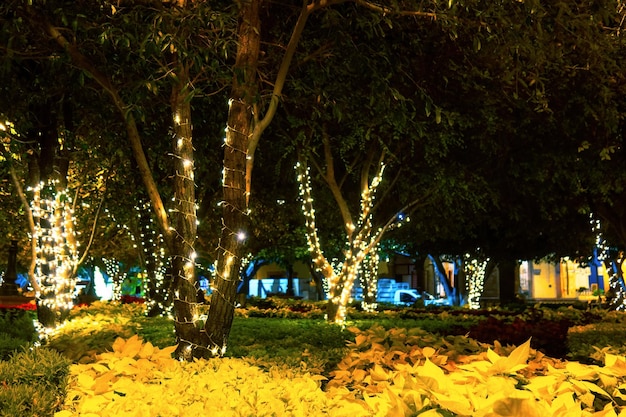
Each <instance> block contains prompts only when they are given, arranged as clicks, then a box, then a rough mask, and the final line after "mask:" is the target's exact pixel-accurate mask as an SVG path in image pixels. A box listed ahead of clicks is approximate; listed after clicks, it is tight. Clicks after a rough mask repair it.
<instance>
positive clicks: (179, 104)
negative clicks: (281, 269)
mask: <svg viewBox="0 0 626 417" xmlns="http://www.w3.org/2000/svg"><path fill="white" fill-rule="evenodd" d="M176 72H177V73H176V76H177V77H176V79H177V81H178V82H177V84H176V85H174V86H173V87H172V98H171V108H172V116H173V128H174V137H173V141H174V144H173V145H174V157H175V161H174V166H175V172H174V207H173V210H172V225H173V227H174V229H175V230H176V233H175V234H174V236H173V241H172V253H171V268H170V273H171V274H172V279H171V280H170V282H171V283H172V288H171V291H170V293H171V294H172V297H173V304H174V329H175V330H176V341H177V343H178V347H177V349H176V356H177V357H178V358H184V359H186V360H190V359H191V358H192V357H194V356H196V355H198V356H202V355H204V353H203V352H204V347H203V346H199V344H200V343H201V340H200V333H199V329H198V328H197V327H196V320H197V294H198V288H197V285H196V284H197V283H196V274H195V251H194V243H195V240H196V227H197V226H196V196H195V183H194V179H193V143H192V129H191V104H190V100H188V99H187V95H188V94H190V93H191V92H190V91H189V89H188V87H189V82H188V79H189V77H188V73H187V68H186V67H185V66H184V65H182V64H179V65H178V68H177V71H176ZM196 349H200V352H199V353H198V354H196V353H195V350H196Z"/></svg>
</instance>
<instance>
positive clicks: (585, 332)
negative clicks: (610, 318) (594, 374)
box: [567, 322, 626, 364]
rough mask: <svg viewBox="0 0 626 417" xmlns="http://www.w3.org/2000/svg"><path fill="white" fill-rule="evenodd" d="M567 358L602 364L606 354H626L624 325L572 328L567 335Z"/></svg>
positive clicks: (603, 324)
mask: <svg viewBox="0 0 626 417" xmlns="http://www.w3.org/2000/svg"><path fill="white" fill-rule="evenodd" d="M567 347H568V351H569V354H568V356H569V357H570V358H571V359H573V360H578V361H581V362H587V363H596V364H602V363H604V357H605V354H606V353H612V354H618V355H624V354H626V323H610V322H608V323H595V324H588V325H585V326H574V327H571V328H570V329H569V332H568V334H567Z"/></svg>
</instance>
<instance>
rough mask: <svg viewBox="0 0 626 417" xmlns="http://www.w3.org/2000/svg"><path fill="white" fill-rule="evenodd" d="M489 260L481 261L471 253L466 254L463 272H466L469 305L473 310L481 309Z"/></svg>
mask: <svg viewBox="0 0 626 417" xmlns="http://www.w3.org/2000/svg"><path fill="white" fill-rule="evenodd" d="M488 262H489V259H486V260H484V261H479V260H478V259H477V258H476V257H472V255H470V254H469V253H467V254H465V259H464V261H463V271H464V272H465V286H466V290H467V298H468V300H467V301H468V305H469V308H471V309H479V308H480V298H481V297H482V295H483V290H484V288H485V278H486V277H485V271H486V268H487V263H488Z"/></svg>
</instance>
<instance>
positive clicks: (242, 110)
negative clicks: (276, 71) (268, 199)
mask: <svg viewBox="0 0 626 417" xmlns="http://www.w3.org/2000/svg"><path fill="white" fill-rule="evenodd" d="M260 4H261V0H250V1H246V2H242V3H241V11H240V23H239V29H238V33H239V38H238V47H237V57H236V61H235V66H234V73H235V76H234V78H233V86H232V92H231V100H230V108H229V111H228V122H227V126H226V138H225V146H224V173H223V179H222V181H223V189H224V200H223V202H222V223H223V226H222V233H221V235H220V243H219V247H218V248H217V271H216V276H215V281H214V285H213V293H212V296H211V306H210V307H209V315H208V317H207V321H206V323H205V327H204V332H205V333H204V335H205V338H206V339H205V340H204V342H205V346H207V347H208V349H209V350H210V353H211V354H212V355H220V354H223V353H224V352H225V350H226V344H227V342H228V336H229V334H230V329H231V326H232V321H233V316H234V312H235V302H236V297H237V286H238V284H239V269H240V266H241V257H242V255H243V250H244V247H245V235H246V234H247V228H248V221H249V219H248V201H247V197H248V195H247V192H246V162H247V157H248V144H249V138H250V134H251V133H252V130H253V126H252V119H253V115H252V107H253V104H254V100H255V99H256V70H257V65H258V59H259V51H260V44H261V38H260V31H261V22H260V16H259V11H260Z"/></svg>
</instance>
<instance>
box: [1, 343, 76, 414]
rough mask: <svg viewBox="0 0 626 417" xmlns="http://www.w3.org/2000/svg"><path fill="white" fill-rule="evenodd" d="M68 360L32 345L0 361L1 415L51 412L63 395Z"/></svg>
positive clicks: (59, 402) (60, 401) (61, 400)
mask: <svg viewBox="0 0 626 417" xmlns="http://www.w3.org/2000/svg"><path fill="white" fill-rule="evenodd" d="M69 366H70V361H69V360H67V359H65V358H64V357H63V356H61V355H60V354H59V353H57V352H55V351H53V350H49V349H45V348H35V349H28V350H23V351H21V352H18V353H16V354H14V355H13V356H12V357H11V358H10V359H9V360H7V361H3V362H0V385H1V386H2V387H3V389H2V390H0V416H2V417H5V416H7V417H8V416H11V417H13V416H20V417H30V416H33V417H35V416H37V417H43V416H52V415H53V414H54V412H55V411H57V410H58V409H59V408H60V406H61V404H62V402H63V398H64V397H65V387H66V385H67V378H68V374H69Z"/></svg>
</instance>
